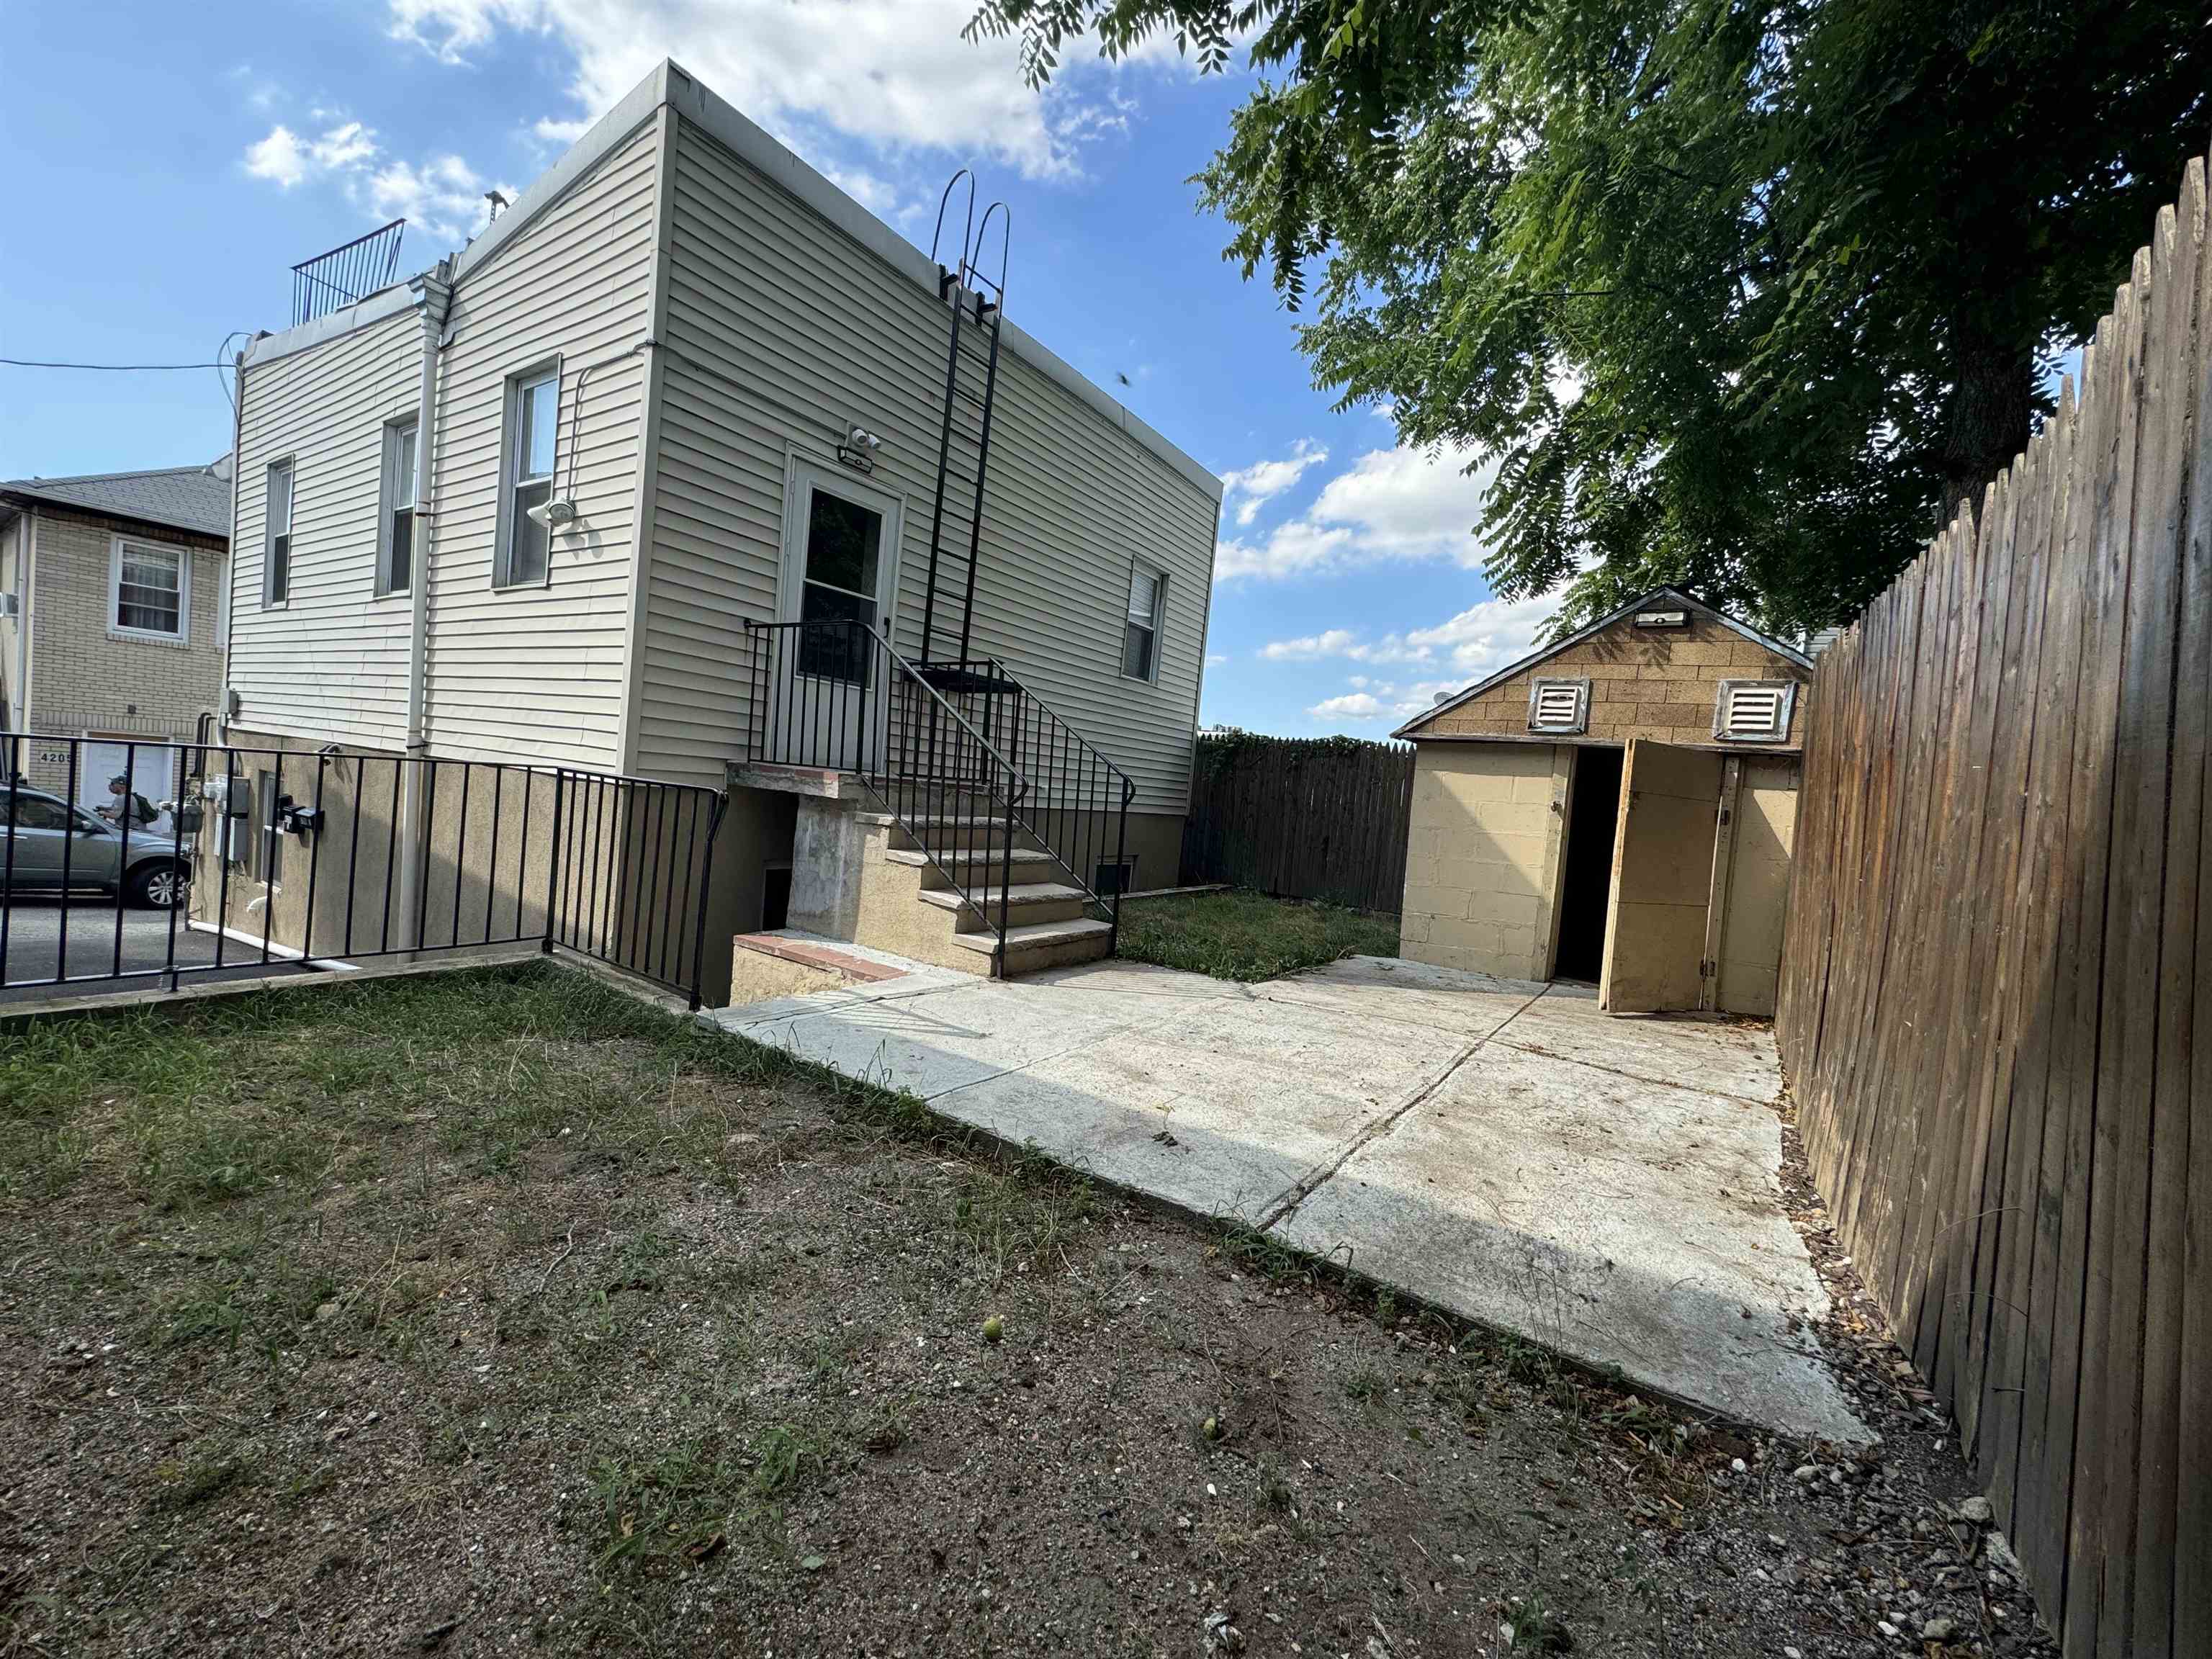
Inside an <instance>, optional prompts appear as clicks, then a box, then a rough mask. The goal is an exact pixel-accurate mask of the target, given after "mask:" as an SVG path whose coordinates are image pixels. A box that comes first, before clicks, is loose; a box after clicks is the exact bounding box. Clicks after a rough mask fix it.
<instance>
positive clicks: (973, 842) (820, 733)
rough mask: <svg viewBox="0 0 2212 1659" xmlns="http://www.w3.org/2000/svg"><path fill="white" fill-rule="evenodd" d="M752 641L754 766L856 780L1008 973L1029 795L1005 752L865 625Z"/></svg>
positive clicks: (803, 626)
mask: <svg viewBox="0 0 2212 1659" xmlns="http://www.w3.org/2000/svg"><path fill="white" fill-rule="evenodd" d="M745 632H746V634H747V635H749V636H750V641H751V644H752V657H753V660H752V674H751V683H752V691H753V699H752V707H753V720H752V725H751V728H750V733H749V735H748V738H747V742H746V750H745V755H746V759H747V760H748V761H749V762H751V763H756V764H766V765H775V766H794V767H810V768H820V769H824V770H831V771H837V772H849V773H851V774H852V775H854V776H855V777H856V778H857V779H859V781H860V783H861V785H862V787H865V788H866V790H867V791H868V793H870V794H872V795H873V796H874V797H875V798H876V799H877V800H878V801H879V802H880V803H881V804H882V805H883V808H884V811H886V812H887V813H889V814H890V817H891V818H892V820H893V821H894V822H895V823H897V825H898V826H899V828H900V829H902V831H904V832H905V834H906V836H907V837H908V840H909V841H911V842H913V843H914V846H915V849H916V850H917V851H919V852H920V853H921V854H922V855H923V856H924V857H925V858H926V859H927V860H928V862H929V864H930V865H931V866H932V867H933V868H934V869H935V870H936V871H937V872H938V873H939V875H941V876H943V877H944V878H945V883H946V885H947V886H948V888H949V889H950V890H951V891H952V892H953V893H954V894H955V895H957V898H958V901H959V904H960V907H961V908H963V910H965V911H966V912H968V913H969V915H973V916H975V918H976V920H977V921H980V922H981V924H982V925H983V927H985V928H986V929H987V930H988V931H989V932H990V933H991V934H992V936H993V943H992V952H991V958H992V965H993V967H994V969H997V970H999V971H1003V970H1004V969H1005V966H1006V928H1007V915H1008V907H1009V903H1010V900H1009V898H1008V892H1007V890H1008V889H1009V888H1010V887H1011V886H1012V878H1013V853H1014V841H1015V838H1016V836H1017V835H1018V833H1019V832H1020V830H1021V829H1022V819H1021V816H1020V809H1021V806H1022V803H1023V801H1024V799H1025V798H1026V796H1027V794H1028V793H1029V789H1030V784H1029V780H1028V779H1027V777H1026V776H1025V775H1024V774H1023V772H1022V770H1021V769H1020V768H1019V767H1018V766H1017V765H1015V764H1014V763H1013V762H1012V760H1010V759H1009V758H1008V757H1007V755H1006V750H1005V748H1004V746H1003V744H1001V743H1000V742H998V741H994V738H993V737H992V736H991V735H990V733H989V732H987V731H986V730H984V729H983V728H982V727H981V726H978V725H977V724H976V722H975V720H973V719H971V718H970V716H969V713H968V712H966V711H963V709H962V708H960V707H959V706H958V703H957V701H956V700H955V698H953V697H951V696H947V695H946V694H945V692H944V691H942V690H939V688H938V687H937V685H936V684H933V683H932V678H931V676H930V675H929V674H928V673H927V672H926V671H923V670H921V669H919V668H917V667H915V665H914V664H912V663H910V662H908V660H907V659H905V658H904V657H902V656H901V655H900V654H899V653H898V652H896V650H894V649H892V647H891V646H890V642H889V641H886V640H885V639H884V636H883V635H881V634H878V632H877V631H876V630H875V629H872V628H871V627H869V626H868V625H867V624H866V623H863V622H860V621H858V620H857V619H852V618H845V617H836V618H822V619H817V620H814V621H806V622H790V623H754V622H748V623H746V624H745ZM987 723H990V722H989V721H988V717H987ZM999 730H1000V734H1001V736H1004V735H1006V732H1007V728H1006V727H1005V726H1003V724H1000V726H999ZM994 866H996V869H995V873H996V875H997V883H996V891H995V894H994V891H993V883H992V880H991V878H992V875H993V873H994ZM979 878H980V879H979ZM994 898H995V903H994V902H993V901H994Z"/></svg>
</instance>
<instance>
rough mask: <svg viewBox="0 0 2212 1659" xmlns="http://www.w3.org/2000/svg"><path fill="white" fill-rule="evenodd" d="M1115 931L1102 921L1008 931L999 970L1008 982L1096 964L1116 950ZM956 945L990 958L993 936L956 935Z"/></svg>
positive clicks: (1044, 923) (1052, 923)
mask: <svg viewBox="0 0 2212 1659" xmlns="http://www.w3.org/2000/svg"><path fill="white" fill-rule="evenodd" d="M1113 940H1114V930H1113V928H1112V927H1109V926H1108V925H1107V924H1106V923H1105V922H1103V921H1090V920H1088V919H1085V920H1081V921H1042V922H1037V923H1035V924H1033V925H1031V926H1029V927H1009V928H1008V929H1006V959H1005V961H1004V963H1002V965H1001V967H1000V973H1001V975H1003V976H1004V977H1006V978H1008V979H1012V978H1013V977H1015V976H1016V975H1020V974H1034V973H1039V972H1042V970H1043V969H1047V968H1066V967H1069V966H1072V965H1073V964H1074V963H1079V962H1096V961H1097V960H1098V959H1099V958H1100V957H1103V956H1104V955H1105V954H1106V953H1107V951H1109V950H1110V949H1111V948H1112V947H1113ZM952 942H953V944H955V945H958V946H959V947H960V948H961V949H963V950H966V951H975V952H977V953H978V954H980V955H981V956H983V957H986V958H987V957H989V956H990V954H991V946H992V945H993V943H994V935H992V934H990V933H956V934H955V935H954V936H953V939H952Z"/></svg>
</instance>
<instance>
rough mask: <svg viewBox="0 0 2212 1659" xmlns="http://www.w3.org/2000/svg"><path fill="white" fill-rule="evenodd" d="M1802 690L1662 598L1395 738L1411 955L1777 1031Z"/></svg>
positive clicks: (1447, 704) (1783, 666) (1771, 649)
mask: <svg viewBox="0 0 2212 1659" xmlns="http://www.w3.org/2000/svg"><path fill="white" fill-rule="evenodd" d="M1811 678H1812V664H1811V660H1810V659H1809V658H1808V657H1807V656H1806V655H1805V653H1802V652H1801V651H1799V650H1797V649H1796V647H1793V646H1790V645H1788V644H1785V643H1784V642H1783V641H1779V640H1775V639H1770V638H1768V637H1767V636H1766V635H1763V634H1760V633H1759V632H1758V631H1757V630H1756V629H1752V628H1750V627H1748V626H1747V625H1746V624H1744V623H1740V622H1737V621H1736V620H1735V619H1734V618H1733V617H1726V616H1723V614H1722V613H1721V612H1719V611H1716V610H1714V609H1712V608H1711V606H1708V605H1702V604H1700V603H1699V602H1698V601H1697V600H1695V599H1692V598H1690V597H1689V596H1688V595H1687V594H1685V593H1681V592H1677V591H1676V590H1674V589H1673V588H1660V589H1657V590H1656V591H1654V592H1650V593H1647V594H1645V595H1644V597H1643V598H1642V599H1638V600H1637V601H1636V602H1635V603H1634V604H1632V605H1624V606H1623V607H1621V609H1620V610H1619V611H1614V612H1613V614H1612V615H1610V616H1608V617H1604V618H1603V619H1601V621H1599V622H1597V623H1595V624H1593V625H1592V626H1590V627H1589V628H1587V629H1583V631H1582V632H1580V633H1578V634H1576V635H1572V636H1571V637H1570V638H1568V639H1565V640H1563V641H1559V643H1558V644H1556V645H1553V646H1552V647H1548V648H1547V649H1546V650H1543V651H1541V652H1539V653H1536V654H1535V655H1534V656H1532V657H1529V658H1527V659H1524V660H1522V661H1521V662H1517V663H1515V664H1513V665H1511V666H1510V667H1509V668H1506V669H1504V670H1503V671H1500V672H1498V673H1497V674H1495V675H1492V677H1491V678H1488V679H1486V680H1484V681H1482V682H1481V683H1480V684H1476V685H1473V686H1470V687H1468V690H1465V691H1462V692H1461V693H1460V694H1459V695H1458V696H1455V697H1449V698H1447V699H1445V700H1444V701H1443V702H1439V703H1438V704H1437V706H1436V707H1435V708H1431V709H1430V710H1429V711H1428V712H1427V713H1425V714H1422V715H1420V716H1419V717H1418V718H1416V719H1414V720H1411V721H1409V722H1407V724H1406V725H1405V726H1401V728H1400V729H1399V730H1398V732H1396V733H1395V736H1398V737H1400V738H1407V739H1408V740H1410V741H1411V742H1412V743H1413V744H1414V745H1415V750H1416V752H1415V758H1414V771H1413V815H1412V824H1411V829H1410V830H1409V834H1410V836H1411V842H1410V844H1409V845H1408V847H1407V860H1406V896H1405V905H1404V910H1403V919H1402V921H1401V942H1400V949H1401V951H1402V953H1403V954H1404V955H1406V956H1407V957H1413V959H1415V960H1416V961H1421V962H1431V963H1437V964H1438V965H1440V966H1443V967H1451V968H1465V969H1475V970H1477V971H1480V972H1484V973H1491V974H1496V975H1501V976H1503V977H1506V978H1511V979H1524V980H1549V979H1553V978H1559V979H1569V980H1588V981H1595V983H1596V984H1597V986H1598V987H1599V994H1600V997H1601V1000H1603V1002H1604V1003H1605V1006H1607V1007H1608V1008H1611V1009H1613V1011H1614V1012H1648V1011H1651V1010H1656V1009H1662V1008H1719V1009H1723V1010H1727V1011H1729V1012H1737V1013H1750V1014H1769V1013H1771V1012H1773V1008H1774V987H1775V981H1776V974H1777V969H1778V964H1779V962H1780V959H1781V941H1782V920H1783V913H1784V907H1785V904H1786V902H1787V899H1788V895H1789V874H1790V842H1791V837H1792V835H1793V832H1794V829H1795V826H1796V792H1797V765H1798V763H1797V750H1798V747H1799V744H1800V735H1799V734H1800V733H1801V732H1802V730H1803V726H1804V699H1805V692H1806V687H1807V685H1808V683H1809V682H1810V680H1811Z"/></svg>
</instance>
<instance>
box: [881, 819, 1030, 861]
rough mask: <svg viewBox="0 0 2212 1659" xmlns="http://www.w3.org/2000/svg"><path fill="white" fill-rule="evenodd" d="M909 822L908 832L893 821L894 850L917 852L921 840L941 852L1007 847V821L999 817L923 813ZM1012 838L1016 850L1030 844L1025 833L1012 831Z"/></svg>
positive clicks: (1023, 830) (892, 839) (904, 827)
mask: <svg viewBox="0 0 2212 1659" xmlns="http://www.w3.org/2000/svg"><path fill="white" fill-rule="evenodd" d="M908 823H911V824H912V825H913V828H912V829H908V828H907V826H906V825H905V824H902V823H898V822H897V821H896V819H894V820H892V823H891V843H892V846H893V848H895V849H896V850H899V851H908V850H918V849H915V837H916V836H922V837H925V838H927V840H928V841H929V842H931V843H932V844H933V846H935V847H936V848H939V850H940V851H941V850H942V849H943V848H945V847H948V846H949V847H952V848H957V850H959V851H961V852H963V853H967V852H977V851H980V850H981V849H982V848H987V847H1003V846H1004V845H1006V837H1007V832H1008V829H1009V826H1008V824H1007V823H1006V819H1004V818H1002V817H966V816H964V815H963V816H958V817H939V816H938V815H936V814H934V813H925V814H924V815H922V816H921V817H916V818H911V819H909V820H908ZM1012 834H1013V842H1014V845H1015V846H1017V847H1020V846H1023V845H1024V844H1025V843H1026V842H1028V840H1029V832H1028V831H1027V830H1026V829H1014V830H1013V832H1012Z"/></svg>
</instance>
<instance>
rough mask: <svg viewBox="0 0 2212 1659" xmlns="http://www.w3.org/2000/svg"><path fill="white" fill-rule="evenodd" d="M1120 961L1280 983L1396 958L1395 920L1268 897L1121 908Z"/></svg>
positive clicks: (1239, 895)
mask: <svg viewBox="0 0 2212 1659" xmlns="http://www.w3.org/2000/svg"><path fill="white" fill-rule="evenodd" d="M1397 954H1398V919H1397V918H1396V917H1395V916H1383V915H1375V914H1373V913H1372V912H1370V911H1366V910H1347V909H1345V908H1342V907H1341V906H1339V905H1334V904H1307V903H1304V902H1301V901H1299V900H1297V899H1277V898H1269V897H1268V896H1267V895H1266V894H1264V893H1252V892H1241V891H1240V892H1233V893H1196V894H1189V895H1185V896H1179V897H1176V898H1151V899H1136V900H1133V901H1132V902H1128V903H1125V904H1124V905H1123V906H1122V907H1121V955H1122V956H1123V957H1127V959H1128V960H1130V961H1132V962H1151V963H1158V964H1159V965H1160V966H1161V967H1163V968H1182V969H1187V970H1188V971H1189V972H1191V973H1194V974H1210V975H1212V976H1213V977H1214V978H1216V979H1233V980H1263V979H1279V978H1280V977H1281V976H1282V975H1285V974H1295V973H1297V971H1298V970H1299V969H1304V968H1318V967H1320V966H1322V964H1323V963H1330V962H1334V961H1336V960H1337V959H1338V958H1340V957H1354V956H1367V957H1394V956H1395V955H1397Z"/></svg>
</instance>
